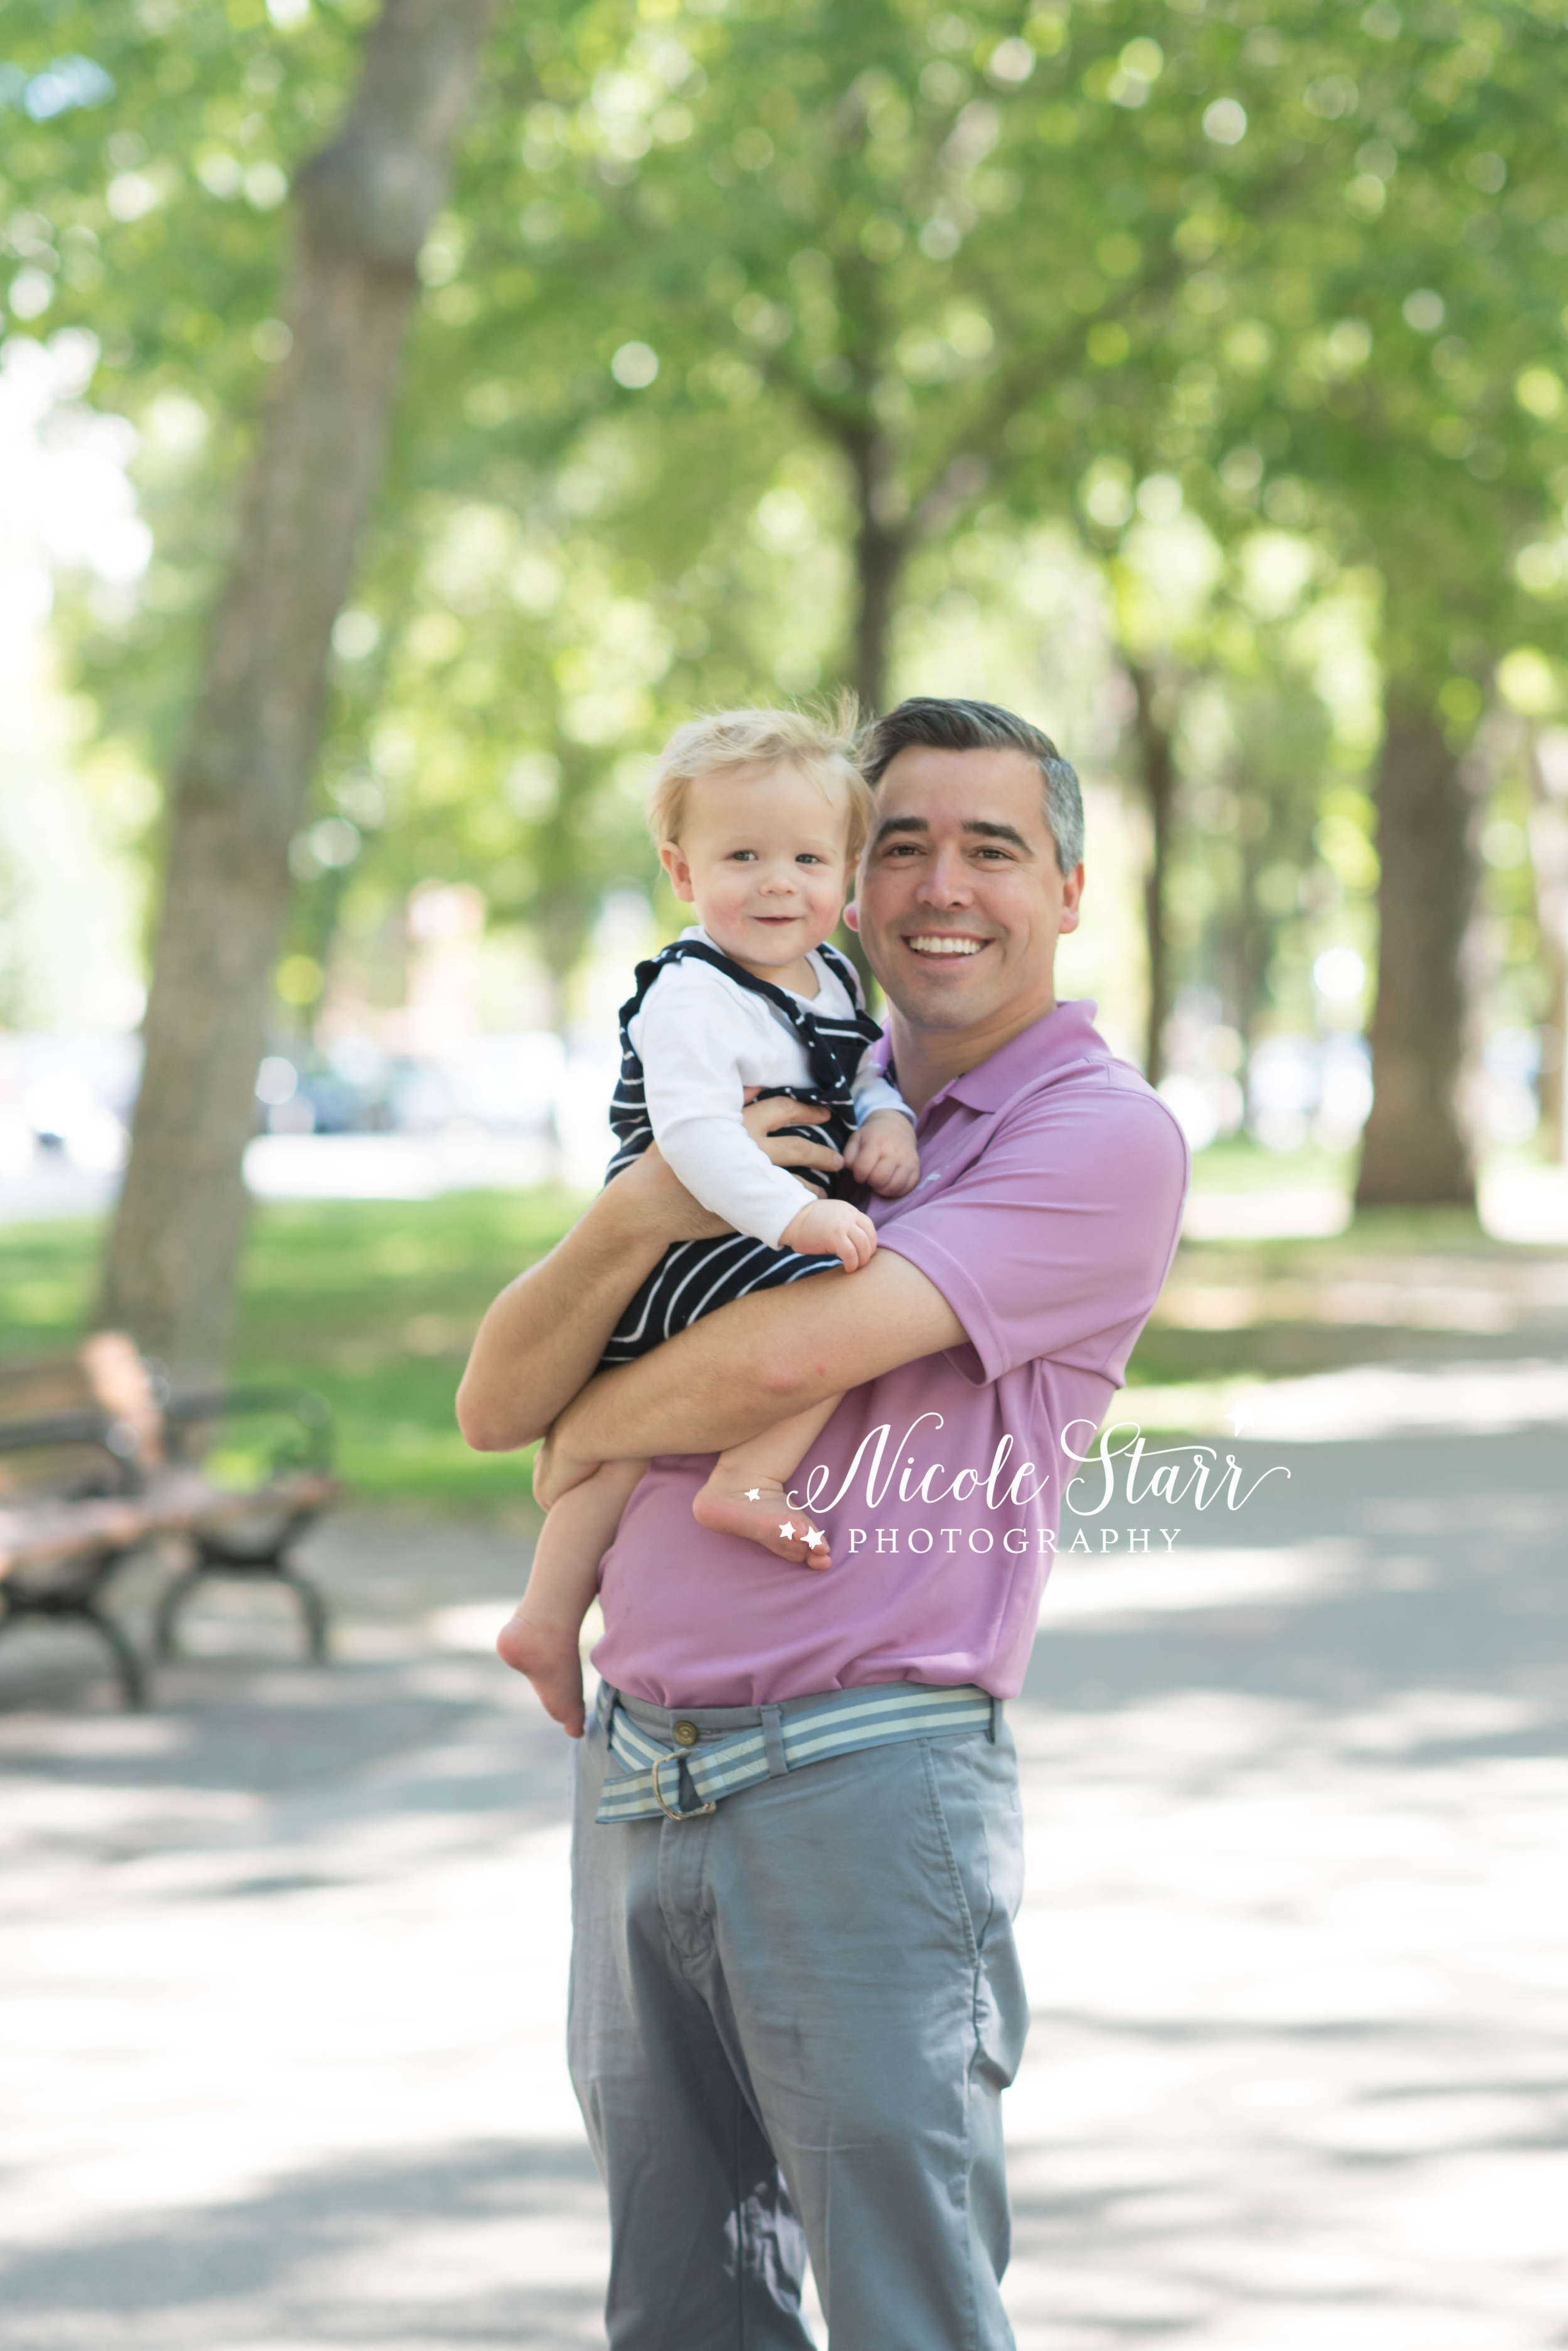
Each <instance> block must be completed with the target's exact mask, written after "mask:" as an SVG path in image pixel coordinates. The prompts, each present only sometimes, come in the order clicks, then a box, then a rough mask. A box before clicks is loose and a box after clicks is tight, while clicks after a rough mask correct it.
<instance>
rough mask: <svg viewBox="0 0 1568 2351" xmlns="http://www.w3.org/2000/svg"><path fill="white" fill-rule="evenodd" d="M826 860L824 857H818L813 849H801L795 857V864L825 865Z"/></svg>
mask: <svg viewBox="0 0 1568 2351" xmlns="http://www.w3.org/2000/svg"><path fill="white" fill-rule="evenodd" d="M795 862H796V864H797V865H825V864H826V863H827V862H828V861H827V859H826V858H825V857H819V856H818V854H817V852H816V851H815V850H814V849H802V850H800V851H799V852H797V855H796V858H795Z"/></svg>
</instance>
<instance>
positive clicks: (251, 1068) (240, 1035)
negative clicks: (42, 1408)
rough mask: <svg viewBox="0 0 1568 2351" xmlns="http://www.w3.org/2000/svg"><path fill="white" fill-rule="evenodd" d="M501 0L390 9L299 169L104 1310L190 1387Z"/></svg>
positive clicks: (201, 1355)
mask: <svg viewBox="0 0 1568 2351" xmlns="http://www.w3.org/2000/svg"><path fill="white" fill-rule="evenodd" d="M494 6H495V0H384V5H383V7H382V13H381V15H380V16H379V18H378V19H377V21H376V23H375V25H374V26H373V27H372V29H371V34H370V36H369V39H368V42H367V45H366V48H365V53H364V61H363V66H362V68H361V78H360V83H359V87H358V89H357V90H356V92H355V94H354V97H353V99H352V101H351V103H350V108H349V110H348V113H347V115H346V117H345V119H344V122H343V126H342V128H341V130H340V132H339V134H338V136H337V137H336V138H335V139H334V140H333V141H332V142H331V143H330V144H329V146H328V147H326V148H325V149H323V150H322V151H321V152H320V153H319V154H318V155H316V156H315V157H314V158H313V159H312V160H311V161H310V162H308V163H307V164H306V165H305V167H304V169H303V170H302V171H301V172H300V173H299V176H298V181H297V183H296V188H295V206H296V235H295V248H294V255H293V261H292V269H291V277H290V283H289V288H288V294H287V303H286V308H285V316H286V318H287V323H288V327H289V329H290V332H291V334H292V337H293V342H292V347H291V350H290V352H289V356H288V357H287V360H285V361H284V362H283V363H282V366H281V367H280V369H279V371H278V376H277V381H276V384H275V386H274V388H273V391H272V394H271V397H270V399H269V401H268V402H267V407H266V410H265V413H264V414H263V417H262V420H261V423H260V429H259V435H258V448H257V454H256V459H255V462H254V465H253V467H252V470H251V473H250V476H249V479H248V481H247V483H246V487H245V490H244V493H243V495H242V498H241V502H240V508H239V517H238V528H237V535H236V542H235V552H234V556H233V559H232V562H231V569H230V571H229V576H228V580H227V582H226V584H225V589H224V591H223V593H222V596H221V597H220V599H219V602H218V605H217V610H216V612H215V615H214V623H213V630H212V635H211V639H210V642H209V645H208V650H207V657H206V668H205V674H204V682H203V685H202V689H201V692H200V695H199V699H198V703H197V706H196V710H195V713H194V716H193V723H192V726H191V731H190V736H189V739H188V742H187V745H186V748H185V751H184V755H183V759H182V761H181V764H180V768H179V771H178V774H177V776H176V778H175V784H174V790H173V794H172V822H171V828H170V843H169V860H168V872H167V878H166V881H165V883H164V895H163V906H162V919H161V923H160V925H159V932H158V942H157V948H156V952H155V956H154V962H153V974H152V990H151V995H150V998H149V1003H148V1010H147V1020H146V1027H145V1040H146V1066H145V1071H144V1075H143V1079H142V1085H141V1099H140V1101H139V1102H138V1104H137V1110H136V1117H135V1123H134V1126H133V1129H132V1135H131V1159H130V1164H129V1165H128V1166H127V1169H126V1174H125V1186H124V1189H123V1192H122V1194H121V1196H120V1208H119V1212H118V1215H117V1217H116V1218H115V1223H114V1228H113V1232H112V1234H111V1236H110V1245H109V1253H108V1258H107V1260H106V1264H105V1268H104V1275H103V1284H102V1290H101V1293H100V1297H99V1306H98V1311H97V1318H96V1319H97V1321H98V1322H99V1324H100V1325H112V1326H115V1327H119V1328H124V1329H128V1330H130V1331H131V1332H133V1334H134V1335H135V1337H136V1339H137V1341H138V1343H140V1344H141V1346H142V1347H143V1348H145V1349H147V1350H149V1351H150V1352H151V1353H153V1354H155V1355H157V1356H160V1357H162V1360H163V1361H164V1363H165V1364H166V1365H167V1367H168V1369H169V1371H170V1372H171V1374H172V1375H173V1376H174V1377H176V1378H179V1379H201V1378H205V1377H210V1376H211V1375H212V1374H214V1372H215V1371H217V1370H218V1369H219V1367H220V1366H221V1364H222V1362H223V1357H224V1353H225V1346H226V1343H227V1338H228V1332H229V1325H230V1321H231V1315H232V1302H233V1293H234V1286H235V1270H236V1266H237V1261H238V1257H239V1249H240V1241H241V1236H242V1228H243V1222H244V1211H245V1190H244V1184H243V1180H242V1176H241V1167H240V1163H241V1158H242V1155H243V1153H244V1150H245V1145H246V1139H247V1137H248V1136H249V1134H250V1132H251V1124H252V1119H253V1115H254V1101H253V1087H254V1083H255V1079H256V1064H257V1061H258V1060H259V1058H260V1055H261V1051H262V1045H263V1038H264V1028H265V1020H266V1011H267V989H268V984H269V979H270V975H271V970H272V965H273V961H274V957H275V956H276V954H277V941H278V934H279V930H280V927H281V924H282V920H283V914H284V911H285V907H286V904H287V893H288V878H289V877H288V844H289V841H290V839H291V838H292V836H293V834H294V832H295V831H296V830H297V828H298V823H299V820H300V817H301V814H302V811H303V809H304V805H305V795H306V790H307V788H308V783H309V778H310V774H311V770H312V768H313V766H314V764H315V759H316V756H317V752H318V749H319V742H320V735H321V726H322V712H323V703H324V695H325V684H326V671H327V658H328V651H329V641H330V635H331V630H332V624H333V622H334V621H335V619H336V618H337V615H338V612H339V611H340V607H341V605H342V601H343V598H344V596H345V594H346V592H347V590H348V585H349V580H350V573H351V569H352V563H353V556H354V549H355V543H356V540H357V538H358V537H359V533H360V529H361V525H362V524H363V522H364V520H365V517H366V516H367V514H368V512H369V509H370V507H371V500H372V497H373V495H374V491H375V486H376V482H377V479H378V477H379V475H380V470H381V463H382V451H383V447H384V444H385V439H386V431H387V423H388V417H389V414H390V411H391V408H392V398H393V394H394V392H395V389H396V385H397V380H398V373H399V368H400V361H401V355H402V343H403V337H404V330H405V328H406V326H407V321H408V317H409V312H410V309H411V308H412V305H413V298H414V295H415V292H416V289H417V285H418V278H417V274H416V264H417V262H418V258H419V253H420V248H421V246H422V245H423V241H424V237H425V233H426V231H427V229H428V227H429V225H430V222H431V219H432V216H433V214H434V212H435V209H436V206H437V205H438V204H440V202H441V201H442V198H443V195H444V190H445V186H446V177H447V168H448V161H449V157H450V152H451V148H452V142H453V140H454V138H455V134H456V131H457V130H458V127H459V125H460V124H461V122H462V121H463V120H464V117H465V114H466V112H467V110H468V107H469V103H470V100H471V98H472V94H473V89H474V82H475V78H476V70H477V65H478V57H479V49H480V45H481V42H482V40H483V37H484V35H485V32H486V26H487V24H488V20H489V18H490V16H491V14H492V11H493V8H494Z"/></svg>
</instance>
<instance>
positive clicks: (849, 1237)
mask: <svg viewBox="0 0 1568 2351" xmlns="http://www.w3.org/2000/svg"><path fill="white" fill-rule="evenodd" d="M779 1239H780V1241H781V1242H782V1243H783V1245H784V1247H785V1248H786V1249H799V1250H800V1254H801V1256H802V1257H836V1258H839V1259H841V1260H842V1263H843V1268H844V1270H845V1272H846V1273H853V1272H854V1271H855V1270H856V1268H857V1267H859V1266H862V1265H869V1264H870V1263H871V1260H872V1258H873V1255H874V1253H875V1250H876V1227H875V1226H874V1225H873V1223H872V1220H871V1218H870V1217H862V1214H861V1212H860V1210H859V1209H858V1208H852V1207H851V1206H850V1204H849V1202H848V1201H847V1200H813V1201H812V1203H811V1205H810V1207H809V1208H802V1209H801V1211H800V1215H799V1216H798V1217H790V1219H789V1223H788V1224H787V1225H786V1226H785V1228H784V1229H783V1231H782V1232H781V1233H780V1234H779Z"/></svg>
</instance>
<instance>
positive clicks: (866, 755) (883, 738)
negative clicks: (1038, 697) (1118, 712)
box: [861, 695, 1083, 873]
mask: <svg viewBox="0 0 1568 2351" xmlns="http://www.w3.org/2000/svg"><path fill="white" fill-rule="evenodd" d="M914 744H925V745H928V746H929V747H930V748H931V749H932V750H934V751H1021V752H1022V753H1023V755H1024V757H1025V758H1026V759H1032V760H1033V761H1034V763H1035V765H1036V766H1037V767H1038V768H1039V769H1040V774H1041V776H1042V777H1043V778H1044V779H1045V821H1046V824H1047V825H1048V827H1049V828H1050V831H1051V839H1052V841H1054V842H1055V843H1056V862H1057V863H1058V865H1059V866H1060V867H1061V871H1062V872H1063V873H1071V871H1072V869H1073V867H1074V866H1075V865H1077V864H1078V863H1080V862H1081V861H1082V856H1083V796H1082V793H1081V792H1080V790H1079V789H1078V778H1077V777H1076V775H1075V774H1074V773H1073V771H1072V769H1071V767H1069V765H1068V763H1067V761H1066V760H1065V759H1064V758H1062V756H1061V752H1060V751H1059V750H1058V749H1057V747H1056V746H1055V744H1054V743H1053V742H1052V741H1051V737H1050V736H1049V735H1045V734H1042V733H1041V732H1040V728H1039V727H1038V726H1030V723H1029V720H1028V719H1027V718H1018V717H1015V716H1014V715H1013V713H1012V712H1011V711H1010V710H1003V709H1000V708H999V707H998V705H997V704H996V703H994V702H956V701H946V700H944V699H942V698H941V697H939V696H937V695H912V696H911V698H910V699H909V700H908V701H907V702H901V703H900V704H899V705H898V707H897V709H896V710H890V711H889V712H888V714H887V716H885V718H874V719H873V721H872V723H871V725H870V726H868V727H867V729H866V731H865V734H864V736H863V737H862V740H861V768H862V772H863V774H864V776H865V779H866V781H867V783H868V784H878V783H880V782H881V781H882V778H883V774H884V772H885V771H886V769H887V768H889V767H890V766H891V765H892V763H893V761H894V759H895V758H897V757H898V754H899V753H900V751H907V750H908V749H909V748H910V747H911V746H912V745H914Z"/></svg>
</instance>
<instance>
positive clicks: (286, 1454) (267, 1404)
mask: <svg viewBox="0 0 1568 2351" xmlns="http://www.w3.org/2000/svg"><path fill="white" fill-rule="evenodd" d="M260 1412H282V1413H287V1415H288V1416H289V1417H290V1418H291V1419H293V1420H295V1421H297V1422H298V1426H299V1429H300V1432H301V1440H302V1441H300V1440H297V1441H296V1442H295V1443H293V1444H291V1445H289V1446H287V1447H280V1448H279V1453H278V1458H277V1467H278V1468H285V1467H290V1468H307V1469H319V1470H323V1471H325V1470H329V1469H330V1468H331V1467H332V1450H333V1424H332V1407H331V1405H329V1403H328V1401H327V1399H326V1397H325V1396H324V1395H317V1393H316V1391H315V1389H314V1388H284V1387H235V1388H213V1389H210V1390H206V1391H197V1390H190V1391H181V1390H178V1389H177V1390H175V1391H174V1393H173V1394H172V1395H169V1396H167V1397H165V1399H164V1402H163V1426H164V1428H165V1429H166V1431H167V1432H168V1436H169V1441H170V1451H171V1453H178V1451H179V1448H180V1437H179V1432H180V1431H181V1430H182V1429H183V1428H191V1427H195V1426H200V1425H201V1424H202V1423H204V1422H206V1421H213V1420H233V1419H238V1418H240V1417H242V1416H245V1415H247V1414H251V1413H260Z"/></svg>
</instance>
